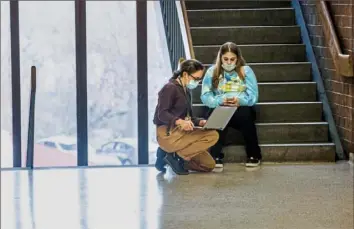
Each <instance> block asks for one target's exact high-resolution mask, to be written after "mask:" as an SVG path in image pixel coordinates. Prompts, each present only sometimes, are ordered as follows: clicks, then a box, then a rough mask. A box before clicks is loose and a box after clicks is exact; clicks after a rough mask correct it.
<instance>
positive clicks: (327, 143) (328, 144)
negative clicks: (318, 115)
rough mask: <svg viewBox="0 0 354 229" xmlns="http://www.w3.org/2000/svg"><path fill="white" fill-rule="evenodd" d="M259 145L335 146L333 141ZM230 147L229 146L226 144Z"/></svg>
mask: <svg viewBox="0 0 354 229" xmlns="http://www.w3.org/2000/svg"><path fill="white" fill-rule="evenodd" d="M230 146H235V147H242V145H229V147H230ZM259 146H270V147H276V146H290V147H291V146H294V147H295V146H334V143H333V142H314V143H277V144H269V143H267V144H259ZM226 147H228V146H226Z"/></svg>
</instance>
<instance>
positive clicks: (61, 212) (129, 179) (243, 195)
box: [1, 163, 354, 229]
mask: <svg viewBox="0 0 354 229" xmlns="http://www.w3.org/2000/svg"><path fill="white" fill-rule="evenodd" d="M353 207H354V206H353V167H352V166H351V165H349V164H348V163H340V164H316V165H312V164H306V165H263V166H262V168H260V169H257V170H246V169H245V168H244V167H243V166H241V165H236V164H234V165H226V167H225V170H224V172H222V173H211V174H190V175H188V176H176V175H174V174H173V172H171V171H170V170H169V171H168V173H167V174H165V175H162V174H158V173H157V172H156V171H155V169H154V168H151V167H139V168H137V167H135V168H134V167H132V168H88V169H49V170H46V169H44V170H35V171H33V172H29V171H2V172H1V229H27V228H28V229H138V228H139V229H143V228H144V229H145V228H146V229H158V228H159V229H169V228H171V229H189V228H190V229H209V228H212V229H219V228H220V229H221V228H228V229H229V228H232V229H235V228H242V229H278V228H279V229H284V228H286V229H292V228H294V229H295V228H296V229H299V228H301V229H317V228H319V229H320V228H321V229H326V228H331V229H342V228H343V229H352V228H353V227H354V225H353Z"/></svg>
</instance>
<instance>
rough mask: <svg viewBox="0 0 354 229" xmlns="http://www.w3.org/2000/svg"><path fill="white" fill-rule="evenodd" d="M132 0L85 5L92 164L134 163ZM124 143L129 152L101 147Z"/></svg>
mask: <svg viewBox="0 0 354 229" xmlns="http://www.w3.org/2000/svg"><path fill="white" fill-rule="evenodd" d="M135 4H136V3H135V1H88V2H87V62H88V65H87V87H88V95H87V96H88V98H87V100H88V107H87V109H88V111H87V112H88V114H87V115H88V137H89V145H90V146H91V147H93V148H94V149H95V152H96V154H95V155H94V156H92V155H89V159H90V158H91V161H92V164H94V165H125V164H137V162H138V153H137V76H136V71H137V68H136V59H137V58H136V51H137V50H136V5H135ZM109 142H122V143H125V144H128V145H130V146H131V147H132V149H133V152H132V153H127V151H124V150H120V148H117V149H116V150H114V151H113V152H112V151H111V152H107V153H105V152H102V151H101V150H99V149H101V148H102V146H103V145H105V144H107V143H109Z"/></svg>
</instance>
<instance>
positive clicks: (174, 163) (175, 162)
mask: <svg viewBox="0 0 354 229" xmlns="http://www.w3.org/2000/svg"><path fill="white" fill-rule="evenodd" d="M164 161H165V162H166V163H167V164H168V165H169V166H170V167H171V168H172V170H173V172H175V173H176V174H178V175H188V174H189V172H188V170H185V169H184V167H183V163H182V162H181V159H178V158H177V157H175V156H174V154H173V153H167V154H166V157H165V158H164Z"/></svg>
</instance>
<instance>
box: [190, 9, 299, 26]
mask: <svg viewBox="0 0 354 229" xmlns="http://www.w3.org/2000/svg"><path fill="white" fill-rule="evenodd" d="M187 13H188V20H189V25H190V26H191V27H203V26H285V25H295V24H296V22H295V13H294V10H293V9H292V8H268V9H264V8H263V9H208V10H188V11H187Z"/></svg>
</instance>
